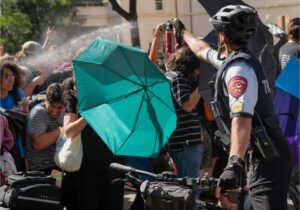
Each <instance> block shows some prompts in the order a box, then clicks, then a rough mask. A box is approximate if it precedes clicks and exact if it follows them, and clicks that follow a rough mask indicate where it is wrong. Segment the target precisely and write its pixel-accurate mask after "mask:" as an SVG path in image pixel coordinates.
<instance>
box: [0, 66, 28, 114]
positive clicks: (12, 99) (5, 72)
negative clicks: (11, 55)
mask: <svg viewBox="0 0 300 210" xmlns="http://www.w3.org/2000/svg"><path fill="white" fill-rule="evenodd" d="M0 76H1V93H0V107H1V108H2V109H8V110H16V111H22V112H28V100H27V99H26V97H25V95H24V93H23V91H22V90H21V89H20V88H19V87H20V69H19V67H18V66H17V65H16V64H14V63H11V62H3V63H1V64H0Z"/></svg>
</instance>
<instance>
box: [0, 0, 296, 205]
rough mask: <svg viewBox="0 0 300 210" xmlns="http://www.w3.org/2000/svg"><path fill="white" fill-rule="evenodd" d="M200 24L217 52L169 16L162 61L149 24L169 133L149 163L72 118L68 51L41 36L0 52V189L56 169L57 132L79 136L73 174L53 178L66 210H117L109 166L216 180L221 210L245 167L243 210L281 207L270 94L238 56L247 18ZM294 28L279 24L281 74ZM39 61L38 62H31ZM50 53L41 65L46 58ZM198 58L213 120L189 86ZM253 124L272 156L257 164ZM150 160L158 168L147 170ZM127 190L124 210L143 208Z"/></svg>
mask: <svg viewBox="0 0 300 210" xmlns="http://www.w3.org/2000/svg"><path fill="white" fill-rule="evenodd" d="M210 22H211V23H212V25H213V27H214V29H215V30H216V32H217V38H218V45H219V48H218V50H215V49H212V48H211V46H210V45H209V44H208V43H206V42H204V41H203V40H202V39H199V38H196V37H195V36H194V35H192V34H191V33H190V32H188V31H187V30H186V29H185V26H184V24H183V23H182V22H181V21H180V20H173V23H174V24H173V29H172V30H173V31H174V38H175V39H176V43H177V44H176V46H175V50H174V52H173V53H172V54H168V55H167V56H164V55H163V54H164V52H159V49H160V46H161V44H162V43H161V40H162V37H163V36H165V28H166V24H165V23H161V24H158V26H157V27H156V30H155V32H154V36H153V40H152V44H151V48H150V50H149V59H150V60H151V61H152V62H153V63H154V64H156V65H157V66H158V68H159V69H160V71H161V72H162V74H164V75H165V76H166V78H167V79H168V80H169V81H170V88H171V89H170V92H171V95H172V98H173V102H174V107H175V110H176V115H177V126H176V129H175V131H174V132H173V134H172V136H171V137H170V139H169V143H168V144H167V145H166V147H165V148H164V150H163V151H162V152H161V154H160V156H159V158H158V159H157V160H152V159H150V158H139V157H121V156H120V157H119V156H115V155H113V154H112V152H111V151H110V150H109V148H108V147H107V146H106V145H105V143H104V142H103V141H102V140H101V137H100V136H99V135H98V134H97V133H96V132H95V131H94V130H93V128H92V127H91V126H90V125H89V124H88V123H87V121H86V120H85V119H84V118H83V117H81V116H80V113H79V112H78V99H77V87H76V78H75V76H74V75H73V67H72V62H71V60H72V59H73V58H74V56H75V55H76V54H78V52H72V53H71V54H70V55H65V54H66V53H64V52H62V51H61V52H60V55H58V56H55V58H53V50H54V49H56V48H57V47H56V46H47V45H48V44H47V41H48V39H46V41H45V43H44V44H43V46H42V45H41V44H39V43H37V42H35V41H28V42H26V43H24V44H23V46H22V49H21V50H20V52H18V53H16V55H15V56H8V55H5V56H2V57H1V58H0V75H1V95H0V97H1V98H0V108H1V115H0V117H1V124H0V125H1V126H0V127H1V135H0V152H1V156H0V157H1V160H3V159H4V158H5V160H6V165H5V166H4V164H3V165H1V166H0V169H1V171H0V173H1V179H0V180H1V183H0V186H1V185H3V184H4V183H5V181H6V179H7V176H8V175H10V174H13V173H15V172H17V171H42V172H44V173H45V174H47V175H49V174H51V172H52V171H53V170H58V171H61V169H60V168H59V167H58V166H56V164H55V162H54V154H55V149H56V142H57V141H58V140H59V137H60V136H61V132H64V133H65V135H66V136H67V137H68V138H73V137H75V136H76V135H78V134H79V133H81V138H82V144H83V159H82V163H81V167H80V169H79V170H78V171H76V172H64V174H63V179H62V185H61V192H62V204H63V205H64V206H65V207H66V208H67V209H68V210H73V209H91V210H96V209H97V210H100V209H105V208H107V207H109V209H114V210H118V209H122V208H123V195H124V185H123V183H121V182H119V183H117V184H113V185H112V184H111V181H112V180H113V179H115V178H119V177H122V174H119V173H117V172H115V171H111V170H109V164H110V163H112V162H119V163H125V164H127V165H131V166H133V167H136V168H139V169H145V170H153V171H155V172H162V171H163V170H170V171H172V172H173V173H174V174H175V175H177V176H179V177H185V176H188V177H199V176H203V174H206V176H214V177H216V178H219V183H218V189H217V193H216V197H217V198H219V199H220V200H221V201H222V202H221V206H222V207H225V208H228V209H235V208H237V205H236V204H233V203H230V202H228V200H226V198H227V197H226V196H227V194H226V190H234V189H238V188H239V187H240V186H241V183H240V180H241V178H242V177H243V171H244V170H245V168H246V166H247V168H249V174H248V175H249V176H250V179H249V181H248V183H247V186H248V190H249V202H250V203H251V205H252V207H253V209H267V210H268V209H270V210H275V209H278V210H284V209H286V208H287V204H286V200H287V198H286V195H287V189H288V180H289V175H290V170H291V167H290V166H291V164H290V163H291V158H292V157H291V154H290V150H289V146H288V142H287V141H286V140H285V138H284V136H283V135H282V133H281V131H280V128H279V125H278V123H276V116H275V113H274V111H273V105H272V97H271V93H270V91H267V90H269V89H270V88H266V87H265V86H264V85H263V84H266V83H264V82H263V81H266V77H265V75H264V73H263V70H262V67H261V65H260V63H259V61H258V60H257V59H256V58H255V56H254V55H253V54H252V53H251V52H250V51H248V50H247V43H248V41H249V39H251V38H252V37H253V36H254V35H255V32H256V28H257V24H258V17H257V13H256V11H255V10H254V9H252V8H249V7H246V6H227V7H225V8H223V9H221V10H220V11H219V12H218V13H217V14H215V15H214V16H213V17H212V18H211V19H210ZM299 26H300V23H299V18H294V19H292V20H291V21H290V23H289V26H288V32H287V34H288V41H287V43H286V44H285V45H283V46H282V48H281V49H280V51H279V58H278V60H279V62H280V65H281V69H284V66H285V65H286V63H287V62H288V60H289V59H290V57H291V56H292V55H296V54H297V53H299V51H300V50H299V49H300V48H299ZM50 32H51V31H48V34H50ZM80 50H82V49H80ZM51 52H52V54H51ZM41 55H42V57H43V59H42V62H41V61H39V58H40V57H41ZM50 55H51V61H49V60H48V61H49V62H47V56H50ZM66 57H67V58H66ZM45 58H46V59H45ZM202 62H209V63H211V64H212V65H213V66H214V67H215V68H216V69H218V71H217V75H216V78H215V85H214V90H213V92H214V93H213V94H214V95H213V99H214V100H213V102H214V103H213V105H212V106H213V107H215V106H216V107H217V109H219V110H217V111H219V112H220V113H222V116H221V117H220V116H216V113H215V112H212V110H211V108H210V106H209V105H208V104H209V103H210V102H208V101H205V100H204V99H203V97H201V92H200V91H199V87H198V86H199V76H200V77H201V70H202V69H201V66H202V65H201V64H202ZM11 117H19V118H22V120H23V121H22V123H23V128H24V129H23V128H21V129H18V127H17V126H16V125H15V124H14V122H10V121H12V120H10V119H11ZM217 117H218V120H217V119H216V118H217ZM220 122H221V124H223V126H225V127H226V128H227V129H228V131H229V133H230V135H228V133H226V132H225V136H226V135H227V136H228V138H229V139H231V147H230V149H228V151H227V152H226V151H225V150H224V149H223V148H224V147H223V145H222V144H220V143H219V141H218V140H217V138H216V137H215V136H214V133H215V132H216V131H217V130H221V128H220ZM261 127H263V128H265V129H266V130H267V131H268V132H267V134H266V133H264V135H267V136H268V138H269V139H271V141H272V144H273V145H274V147H275V150H276V152H275V153H276V154H274V156H272V157H270V160H267V161H266V160H265V159H264V157H263V155H262V154H261V153H260V151H259V149H258V148H257V147H255V143H254V142H253V139H252V138H253V135H254V134H253V133H252V131H253V130H259V128H261ZM264 137H266V136H264ZM249 145H251V148H249ZM4 154H5V155H4ZM277 156H278V157H277ZM8 160H10V161H8ZM158 161H160V162H163V163H164V164H161V163H157V162H158ZM227 161H228V163H227ZM2 163H3V162H2ZM155 164H156V165H159V164H161V165H163V167H160V168H159V169H157V170H156V168H155V166H154V165H155ZM245 165H246V166H245ZM200 174H201V175H200ZM195 187H196V186H195ZM137 194H138V196H137V197H136V200H135V202H134V205H133V206H132V207H131V209H132V210H135V209H136V210H137V209H142V208H145V207H144V203H143V200H142V197H141V196H140V192H139V190H138V189H137Z"/></svg>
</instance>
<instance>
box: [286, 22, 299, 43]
mask: <svg viewBox="0 0 300 210" xmlns="http://www.w3.org/2000/svg"><path fill="white" fill-rule="evenodd" d="M299 34H300V18H298V17H297V18H293V19H292V20H290V22H289V24H288V37H289V39H291V40H293V41H295V42H299Z"/></svg>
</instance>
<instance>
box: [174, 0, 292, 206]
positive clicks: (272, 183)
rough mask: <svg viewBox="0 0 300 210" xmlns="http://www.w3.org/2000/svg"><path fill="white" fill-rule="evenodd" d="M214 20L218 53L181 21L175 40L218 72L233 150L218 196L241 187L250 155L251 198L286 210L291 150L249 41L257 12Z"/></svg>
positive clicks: (233, 11) (241, 9) (217, 98)
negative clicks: (220, 193)
mask: <svg viewBox="0 0 300 210" xmlns="http://www.w3.org/2000/svg"><path fill="white" fill-rule="evenodd" d="M210 22H211V23H212V25H213V27H214V29H215V30H216V32H217V36H218V51H216V50H213V49H211V47H210V46H209V45H208V44H207V43H206V42H204V41H203V40H199V39H197V38H196V37H194V36H193V35H192V34H191V33H190V32H188V31H186V30H185V27H184V25H183V24H182V23H181V21H177V24H176V37H177V41H178V42H179V43H180V42H182V40H184V41H185V42H186V43H187V45H188V46H189V47H190V48H191V49H192V51H193V52H194V53H195V54H196V55H197V56H198V57H199V58H200V59H202V60H205V61H208V62H210V63H211V64H212V65H214V66H215V67H216V68H217V69H218V72H217V75H216V80H215V88H214V91H215V93H214V103H213V104H217V105H218V106H217V107H219V109H218V113H219V115H218V116H217V117H219V118H220V120H221V124H222V123H223V124H224V126H225V127H227V128H228V130H229V136H230V141H231V146H230V151H229V160H228V164H227V166H226V168H225V169H224V171H223V173H222V174H221V176H220V178H219V183H218V186H219V190H218V192H217V194H218V193H219V192H224V191H226V190H229V189H237V188H238V187H239V186H241V177H242V174H243V168H244V167H243V166H244V164H245V163H244V162H245V156H246V154H248V155H249V161H247V163H249V167H247V168H249V173H248V175H249V177H248V186H249V190H250V193H249V199H250V202H251V204H252V207H253V209H254V210H258V209H259V210H285V209H287V189H288V177H289V172H290V165H291V164H290V162H291V155H290V150H289V147H288V143H287V141H286V140H285V139H284V137H283V135H282V133H281V131H280V128H279V126H278V121H277V118H276V117H275V116H274V110H273V104H272V98H271V95H270V88H269V86H268V82H267V79H266V76H265V74H264V72H263V70H262V66H261V64H260V63H259V61H258V60H257V59H256V57H255V56H254V55H253V54H252V53H251V52H249V51H248V50H247V42H248V40H249V39H250V38H251V37H253V36H254V35H255V33H256V29H257V25H258V16H257V12H256V11H255V10H254V9H252V8H250V7H247V6H242V5H235V6H232V5H230V6H226V7H223V8H222V9H221V10H220V11H218V12H217V13H216V14H215V15H214V16H213V17H212V18H211V19H210ZM220 113H221V114H220ZM214 114H215V113H214ZM219 124H220V123H219ZM219 129H220V130H222V131H224V130H225V131H226V129H224V128H222V129H221V128H220V127H219ZM225 134H226V133H225ZM267 140H269V141H267ZM272 146H273V147H272ZM248 151H249V152H248Z"/></svg>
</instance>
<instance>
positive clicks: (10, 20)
mask: <svg viewBox="0 0 300 210" xmlns="http://www.w3.org/2000/svg"><path fill="white" fill-rule="evenodd" d="M0 2H1V3H0V8H1V16H0V20H1V29H0V30H1V39H0V41H1V42H3V43H4V44H5V47H6V52H9V53H15V52H16V51H17V50H18V49H20V45H21V44H23V43H24V41H28V40H42V35H43V33H42V32H43V30H45V29H46V28H47V27H48V26H49V25H51V24H53V25H54V24H55V23H56V22H58V23H60V24H61V23H62V22H63V21H61V20H62V19H63V18H64V17H67V16H69V17H70V16H72V15H73V16H74V14H75V13H76V11H75V7H74V6H75V3H76V0H26V1H24V0H1V1H0Z"/></svg>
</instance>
